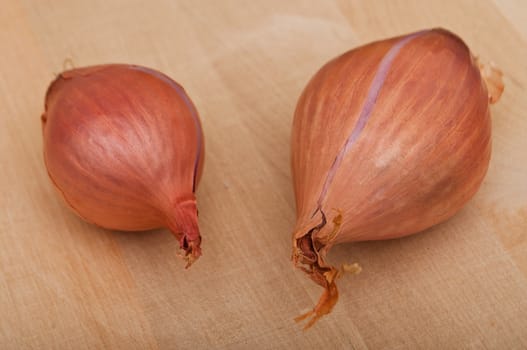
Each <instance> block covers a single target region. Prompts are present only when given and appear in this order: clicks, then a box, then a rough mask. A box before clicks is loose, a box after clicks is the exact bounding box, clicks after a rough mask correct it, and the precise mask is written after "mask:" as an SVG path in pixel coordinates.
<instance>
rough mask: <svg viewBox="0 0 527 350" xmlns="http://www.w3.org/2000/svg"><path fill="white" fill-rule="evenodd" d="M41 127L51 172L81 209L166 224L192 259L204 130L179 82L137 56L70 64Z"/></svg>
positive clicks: (53, 88)
mask: <svg viewBox="0 0 527 350" xmlns="http://www.w3.org/2000/svg"><path fill="white" fill-rule="evenodd" d="M42 127H43V135H44V136H43V139H44V160H45V163H46V167H47V170H48V174H49V177H50V178H51V180H52V182H53V184H54V185H55V187H56V188H57V190H58V192H59V193H60V194H61V196H62V197H63V198H64V200H65V201H66V203H67V204H68V205H69V206H70V207H71V209H73V211H74V212H75V213H77V214H78V215H79V216H81V217H82V218H83V219H85V220H86V221H89V222H91V223H94V224H96V225H99V226H102V227H105V228H108V229H114V230H124V231H139V230H148V229H153V228H159V227H168V228H169V229H170V230H171V231H172V233H173V234H174V235H175V236H176V238H177V239H178V241H179V245H180V248H181V249H182V250H183V255H184V257H185V259H186V261H187V266H190V264H192V262H193V261H194V260H195V259H197V258H198V257H199V256H200V254H201V250H200V242H201V236H200V233H199V229H198V220H197V208H196V198H195V195H194V192H195V189H196V186H197V184H198V181H199V179H200V175H201V170H202V167H203V157H204V148H203V147H204V144H203V135H202V131H201V125H200V120H199V117H198V113H197V111H196V109H195V108H194V105H193V104H192V102H191V101H190V99H189V97H188V96H187V94H186V93H185V91H184V90H183V88H182V87H181V86H180V85H179V84H177V83H176V82H174V81H173V80H171V79H170V78H168V77H167V76H165V75H163V74H161V73H159V72H157V71H155V70H152V69H148V68H144V67H140V66H135V65H125V64H108V65H99V66H92V67H86V68H79V69H73V70H69V71H65V72H63V73H61V74H59V76H58V77H57V78H56V80H55V81H53V82H52V83H51V85H50V87H49V88H48V91H47V94H46V102H45V112H44V114H43V115H42Z"/></svg>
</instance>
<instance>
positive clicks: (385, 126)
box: [292, 29, 503, 326]
mask: <svg viewBox="0 0 527 350" xmlns="http://www.w3.org/2000/svg"><path fill="white" fill-rule="evenodd" d="M390 56H393V57H391V61H389V59H390ZM383 59H384V61H385V62H384V68H386V72H385V75H384V77H383V79H379V75H382V72H380V70H382V69H383V68H382V64H381V62H383ZM387 60H388V61H389V63H388V64H387V66H386V61H387ZM375 77H377V78H375ZM375 79H376V80H375ZM502 90H503V87H502ZM500 93H501V92H500ZM371 96H374V97H375V98H374V99H373V103H372V104H371V105H369V106H368V105H367V102H366V101H368V98H370V102H372V100H371ZM365 112H366V113H365ZM361 115H363V116H366V117H365V118H362V119H361V121H360V123H358V121H359V118H360V116H361ZM361 123H362V125H361ZM353 134H355V135H353ZM352 135H353V136H352ZM490 136H491V120H490V114H489V94H488V91H487V88H486V85H485V82H484V81H483V80H482V78H481V75H480V71H479V69H478V66H477V65H476V63H475V60H474V58H473V57H472V55H471V53H470V51H469V49H468V47H467V46H466V45H465V44H464V43H463V41H462V40H461V39H459V38H458V37H457V36H455V35H454V34H452V33H450V32H448V31H445V30H442V29H434V30H428V31H422V32H417V33H412V34H409V35H406V36H401V37H396V38H392V39H387V40H383V41H379V42H374V43H372V44H369V45H365V46H362V47H359V48H357V49H354V50H352V51H349V52H347V53H345V54H343V55H342V56H339V57H337V58H335V59H334V60H332V61H330V62H329V63H327V64H326V65H325V66H324V67H322V68H321V69H320V71H319V72H318V73H317V74H316V75H315V76H314V77H313V78H312V79H311V81H310V82H309V83H308V85H307V86H306V88H305V90H304V92H303V93H302V95H301V97H300V99H299V101H298V104H297V109H296V111H295V117H294V122H293V133H292V170H293V182H294V189H295V196H296V205H297V223H296V227H295V230H294V234H293V260H294V262H295V264H296V265H297V266H299V267H300V268H302V269H304V270H305V271H306V272H307V273H308V274H309V275H310V277H311V278H312V279H313V280H314V281H315V282H317V283H318V284H320V285H322V286H323V287H325V289H326V292H325V295H324V296H323V297H322V299H321V302H320V303H319V305H317V307H315V309H314V310H313V311H312V312H310V313H308V314H309V315H307V314H306V315H305V316H311V315H313V316H314V319H313V320H312V321H311V322H310V323H309V324H308V326H310V325H312V324H313V322H314V321H316V319H317V318H319V317H320V316H322V315H323V314H325V313H328V312H330V311H331V308H332V307H333V305H334V304H335V303H336V299H337V298H338V292H337V290H336V287H335V286H334V280H335V279H336V278H337V277H338V275H339V272H338V271H337V270H336V269H335V268H334V267H331V266H328V265H327V264H326V262H325V255H326V254H327V252H328V250H329V249H330V247H331V246H333V245H335V244H338V243H344V242H358V241H368V240H382V239H389V238H397V237H403V236H406V235H410V234H414V233H417V232H420V231H422V230H424V229H427V228H429V227H431V226H433V225H435V224H437V223H440V222H442V221H445V220H446V219H448V218H450V217H451V216H452V215H454V214H455V213H456V212H457V211H459V209H461V208H462V206H463V205H464V204H465V203H466V202H467V201H468V200H469V199H470V198H471V197H472V196H473V195H474V193H475V192H476V191H477V189H478V188H479V186H480V184H481V182H482V180H483V177H484V176H485V173H486V171H487V168H488V164H489V160H490V154H491V139H490ZM346 142H348V143H347V144H346ZM333 289H334V291H332V290H333ZM323 299H328V300H332V301H331V303H329V302H327V301H323ZM301 318H303V317H301Z"/></svg>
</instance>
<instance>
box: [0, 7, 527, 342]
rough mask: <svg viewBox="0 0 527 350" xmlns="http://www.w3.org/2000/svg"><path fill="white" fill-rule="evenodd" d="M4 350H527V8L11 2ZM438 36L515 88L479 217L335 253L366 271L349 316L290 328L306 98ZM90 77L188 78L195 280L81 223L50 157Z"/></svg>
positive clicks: (346, 305)
mask: <svg viewBox="0 0 527 350" xmlns="http://www.w3.org/2000/svg"><path fill="white" fill-rule="evenodd" d="M1 8H2V10H1V11H0V50H1V52H2V54H1V55H0V67H2V68H1V75H0V169H1V171H2V173H1V174H2V176H1V177H0V311H1V312H2V315H1V317H0V348H2V349H43V348H46V349H48V348H49V349H72V348H74V349H101V348H106V349H174V348H178V349H210V348H215V349H223V348H225V349H227V348H228V349H247V348H255V349H259V348H268V349H272V348H290V349H316V348H334V349H351V348H356V349H366V348H369V349H378V348H397V349H405V348H411V349H413V348H477V349H480V348H493V349H502V348H507V349H520V348H525V347H527V332H526V331H525V330H526V329H527V316H526V315H527V181H526V176H527V119H526V118H525V110H527V100H526V99H525V92H526V86H527V64H526V62H527V29H526V26H525V23H527V22H526V21H525V13H526V11H527V7H526V5H525V3H524V2H523V1H519V0H494V1H475V0H474V1H468V0H466V1H461V2H460V1H454V0H442V1H435V0H430V1H411V0H405V1H402V0H397V1H388V0H386V1H348V0H346V1H345V0H336V1H331V2H330V1H324V2H319V1H301V0H294V1H293V0H291V1H278V0H272V1H257V2H242V1H241V0H239V1H235V0H228V1H221V2H220V1H212V0H208V1H207V0H196V1H177V2H176V1H170V0H159V1H150V2H146V1H141V0H127V1H124V0H114V1H103V0H94V1H89V2H84V1H80V0H75V1H64V0H56V1H49V0H46V1H36V0H33V1H31V0H21V1H18V0H3V1H2V3H1ZM436 26H442V27H445V28H447V29H450V30H452V31H454V32H456V33H457V34H458V35H460V36H461V37H463V38H464V39H465V41H466V42H467V43H468V44H469V46H470V47H471V48H472V50H473V51H474V52H477V53H479V54H480V56H481V57H482V58H487V59H492V60H493V61H494V62H495V63H496V64H497V65H499V66H500V67H501V68H502V70H503V71H504V73H505V84H506V88H505V93H504V95H503V97H502V100H501V101H500V103H499V104H497V105H495V106H494V107H493V115H494V117H493V119H494V120H493V154H492V159H491V166H490V169H489V172H488V174H487V177H486V179H485V181H484V183H483V185H482V187H481V189H480V191H479V192H478V194H477V195H476V196H475V198H474V199H473V200H471V202H470V203H469V205H468V206H467V207H466V208H465V209H463V210H462V211H461V212H460V213H459V214H458V215H456V216H455V217H454V218H453V219H452V220H449V221H448V222H446V223H444V224H441V225H439V226H437V227H434V228H432V229H430V230H428V231H427V232H426V233H425V234H421V235H416V236H413V237H409V238H405V239H399V240H393V241H387V242H376V243H362V244H355V245H347V246H340V247H337V248H336V249H335V250H334V251H333V252H332V254H331V255H330V258H331V259H333V261H335V262H339V261H341V262H343V261H358V262H359V263H360V264H361V265H362V267H363V273H361V274H360V275H358V276H353V277H349V278H345V279H343V280H342V281H341V284H340V289H341V293H342V296H341V298H340V302H339V304H338V305H337V306H336V308H335V310H334V312H333V314H332V315H331V316H329V317H326V318H325V319H323V320H321V321H320V322H319V324H317V326H316V327H314V328H313V329H312V330H310V331H309V332H302V331H301V329H300V327H299V326H297V325H295V324H294V323H293V321H292V319H293V317H294V316H297V315H298V314H300V313H302V312H304V311H306V310H307V309H308V308H309V307H311V306H312V305H313V304H314V303H315V301H316V300H317V298H318V296H319V293H320V289H319V288H318V287H317V286H315V285H314V284H313V283H312V282H311V281H309V280H307V279H306V278H305V276H304V275H303V274H302V273H300V272H297V271H295V270H294V269H293V267H292V265H291V262H290V260H289V258H290V253H291V251H290V249H291V240H290V235H291V230H292V228H293V225H294V220H295V218H294V215H295V214H294V213H295V210H294V199H293V193H292V185H291V175H290V165H289V162H290V156H289V139H290V126H291V123H292V115H293V111H294V108H295V104H296V100H297V98H298V96H299V95H300V92H301V90H302V88H303V87H304V85H305V84H306V82H307V81H308V79H309V78H310V77H311V76H312V75H313V74H314V72H315V71H316V70H317V69H318V67H320V66H321V65H322V64H323V63H324V62H326V61H327V60H329V59H330V58H332V57H334V56H336V55H337V54H340V53H342V52H344V51H346V50H348V49H350V48H352V47H354V46H356V45H359V44H363V43H366V42H368V41H371V40H375V39H380V38H384V37H388V36H393V35H398V34H403V33H407V32H410V31H414V30H417V29H422V28H426V27H436ZM67 58H70V59H71V60H72V61H73V63H74V65H75V66H84V65H90V64H98V63H107V62H125V63H137V64H141V65H145V66H149V67H152V68H155V69H158V70H161V71H163V72H165V73H166V74H168V75H169V76H171V77H173V78H174V79H176V80H177V81H178V82H180V83H181V84H182V85H183V86H185V88H186V90H187V92H188V93H189V95H190V96H191V98H192V99H193V101H194V102H195V104H196V107H197V108H198V110H199V112H200V114H201V117H202V121H203V127H204V133H205V137H206V149H207V154H206V159H205V169H204V174H203V178H202V182H201V185H200V188H199V189H198V205H199V210H200V225H201V231H202V234H203V238H204V242H203V254H204V256H203V257H202V258H201V259H200V260H199V261H198V262H197V263H196V264H195V265H194V266H192V268H191V269H190V270H184V269H183V262H182V261H181V260H180V259H178V258H177V257H176V256H175V254H176V252H177V247H178V246H177V242H176V241H175V239H174V238H173V237H172V236H171V234H170V233H169V232H168V231H167V230H157V231H151V232H145V233H133V234H131V233H121V232H111V231H106V230H102V229H99V228H97V227H94V226H91V225H89V224H86V223H84V222H83V221H81V220H80V219H78V218H77V217H76V216H75V215H74V214H72V213H71V212H70V211H69V210H68V209H67V208H66V207H65V206H64V205H62V203H61V201H60V199H59V197H58V196H57V195H56V194H55V193H54V190H53V188H52V185H51V184H50V182H49V180H48V178H47V174H46V171H45V168H44V164H43V159H42V136H41V129H40V119H39V118H40V115H41V113H42V111H43V99H44V93H45V90H46V87H47V85H48V84H49V82H50V81H51V80H52V79H53V77H54V74H55V73H57V72H59V71H61V70H62V68H63V63H64V61H65V60H66V59H67Z"/></svg>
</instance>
